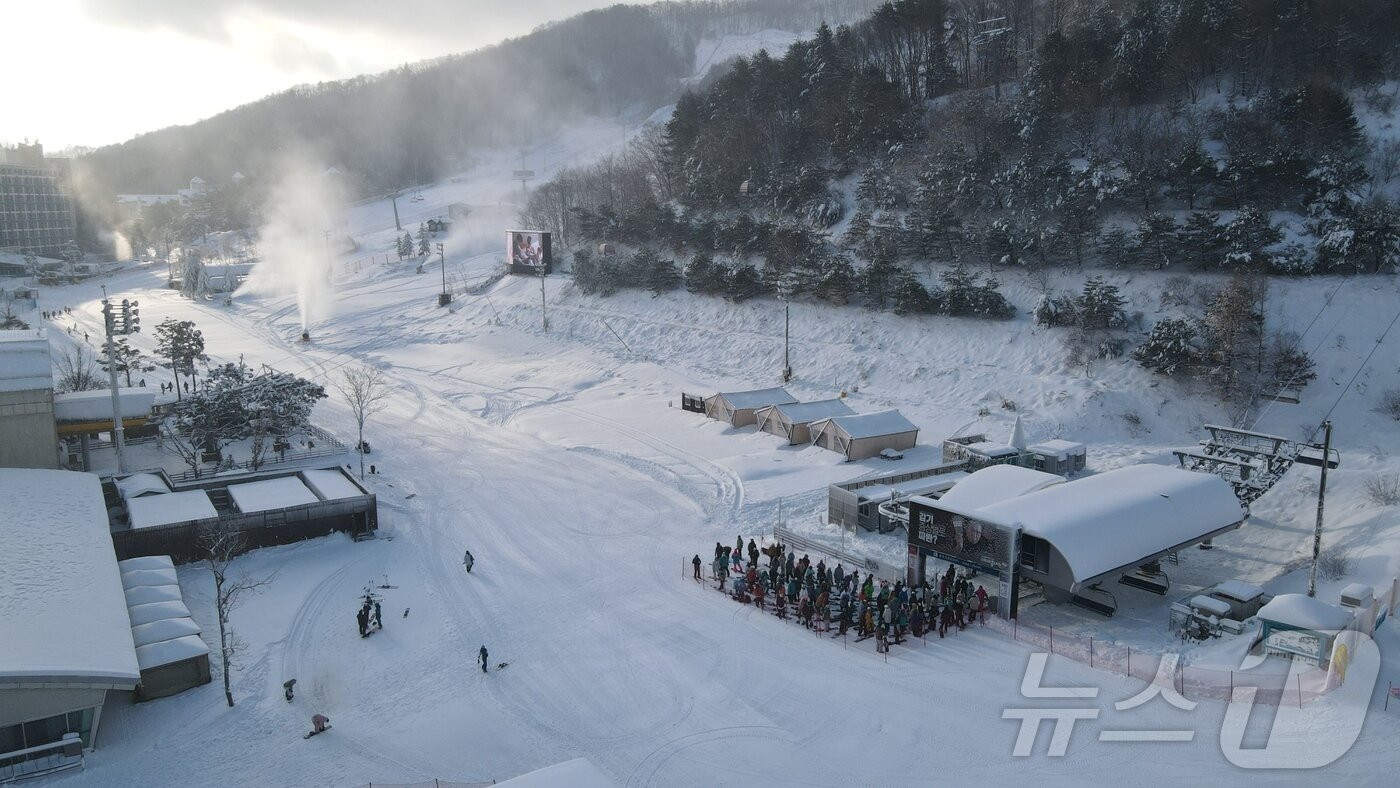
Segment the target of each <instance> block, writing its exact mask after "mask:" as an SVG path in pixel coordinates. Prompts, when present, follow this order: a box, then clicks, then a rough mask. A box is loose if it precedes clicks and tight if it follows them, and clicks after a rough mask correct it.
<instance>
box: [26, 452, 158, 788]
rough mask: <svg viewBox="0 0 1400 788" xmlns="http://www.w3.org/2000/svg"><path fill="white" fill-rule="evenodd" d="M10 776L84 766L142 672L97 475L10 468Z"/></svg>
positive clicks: (137, 682) (138, 681) (138, 680)
mask: <svg viewBox="0 0 1400 788" xmlns="http://www.w3.org/2000/svg"><path fill="white" fill-rule="evenodd" d="M0 507H3V509H4V511H5V515H4V517H0V544H2V545H4V547H3V548H0V578H3V579H4V583H5V587H6V594H5V596H4V597H3V599H2V600H0V621H3V622H4V623H3V630H0V631H2V632H3V634H2V635H0V783H2V782H8V781H9V780H10V779H14V778H18V777H21V776H29V775H33V774H42V773H45V772H48V771H56V770H59V769H64V768H69V767H75V766H80V765H81V764H82V760H83V752H84V750H91V749H92V748H93V747H95V746H96V745H97V737H98V729H99V727H100V724H101V721H102V709H103V706H104V704H105V703H106V700H107V694H108V692H110V691H112V690H132V689H135V687H136V686H137V685H138V684H139V683H140V680H141V672H140V667H139V664H138V661H137V656H136V647H135V645H134V643H133V641H132V637H131V621H130V619H129V618H128V615H127V607H126V601H125V599H126V595H125V591H124V588H123V586H122V578H121V572H120V571H119V569H118V567H117V558H116V555H115V554H114V553H113V550H112V540H111V538H110V536H109V535H108V529H107V511H106V508H105V506H104V504H103V498H102V486H101V484H100V482H99V481H98V479H97V477H96V476H93V475H91V474H86V473H74V472H71V471H58V470H34V469H0Z"/></svg>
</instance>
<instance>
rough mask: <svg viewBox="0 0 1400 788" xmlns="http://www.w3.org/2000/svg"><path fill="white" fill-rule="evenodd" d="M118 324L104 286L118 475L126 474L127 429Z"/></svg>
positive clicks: (108, 377) (108, 373) (105, 325)
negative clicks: (119, 387) (114, 335)
mask: <svg viewBox="0 0 1400 788" xmlns="http://www.w3.org/2000/svg"><path fill="white" fill-rule="evenodd" d="M115 322H116V318H115V316H114V315H113V314H112V302H111V301H109V300H107V286H106V285H103V286H102V325H103V328H104V330H105V333H106V335H107V380H108V382H110V383H111V386H112V448H113V449H115V450H116V452H117V473H119V474H121V473H126V427H125V425H123V424H122V410H121V394H120V393H119V392H118V391H117V352H116V342H115V340H113V339H112V329H113V327H114V325H113V324H114V323H115Z"/></svg>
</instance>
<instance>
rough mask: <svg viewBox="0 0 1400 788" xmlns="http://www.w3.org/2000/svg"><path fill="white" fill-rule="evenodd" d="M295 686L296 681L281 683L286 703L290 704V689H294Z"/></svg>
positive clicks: (290, 680)
mask: <svg viewBox="0 0 1400 788" xmlns="http://www.w3.org/2000/svg"><path fill="white" fill-rule="evenodd" d="M296 685H297V680H296V679H287V680H286V681H284V682H282V689H284V690H286V695H287V702H288V703H291V702H292V687H295V686H296Z"/></svg>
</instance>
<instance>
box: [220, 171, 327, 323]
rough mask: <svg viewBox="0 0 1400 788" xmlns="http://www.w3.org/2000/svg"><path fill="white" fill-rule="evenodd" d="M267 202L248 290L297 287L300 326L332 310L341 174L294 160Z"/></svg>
mask: <svg viewBox="0 0 1400 788" xmlns="http://www.w3.org/2000/svg"><path fill="white" fill-rule="evenodd" d="M280 170H281V172H282V178H281V180H280V181H278V183H277V184H276V185H275V186H274V187H273V188H272V190H271V192H270V193H269V195H268V199H267V202H266V204H265V205H264V208H263V217H264V218H265V222H264V224H263V226H262V227H261V228H260V229H259V232H258V260H259V262H258V265H257V266H256V267H255V268H254V269H253V272H252V274H251V276H250V277H249V279H248V283H247V284H246V285H245V286H244V290H245V291H246V292H249V293H253V294H258V295H285V294H286V293H288V292H294V293H296V297H297V305H298V306H299V307H300V308H301V327H302V330H306V329H308V328H310V327H311V324H312V323H314V322H316V321H319V320H325V319H326V318H328V317H330V316H331V312H332V309H333V307H334V296H335V293H334V290H333V288H332V286H331V275H332V274H333V266H332V263H331V260H330V257H331V253H332V250H333V249H334V248H336V247H337V245H338V244H339V240H338V239H343V238H344V236H345V220H344V217H343V215H342V209H343V207H344V205H345V200H344V196H343V194H342V192H341V187H340V183H339V178H338V177H337V176H335V175H332V174H328V173H327V172H326V171H325V169H324V168H320V167H316V166H313V165H311V164H310V163H308V162H306V161H303V160H293V161H290V162H288V163H287V164H285V165H284V166H282V167H281V168H280Z"/></svg>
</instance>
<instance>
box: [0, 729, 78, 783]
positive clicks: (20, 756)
mask: <svg viewBox="0 0 1400 788" xmlns="http://www.w3.org/2000/svg"><path fill="white" fill-rule="evenodd" d="M83 765H84V755H83V742H82V739H80V738H78V736H77V734H71V733H70V734H67V735H66V736H65V737H64V738H62V739H59V740H58V741H54V742H49V743H48V744H39V745H36V746H34V747H26V748H24V749H23V750H14V751H12V752H5V753H0V783H6V784H8V783H12V782H15V781H17V780H23V779H25V778H28V777H40V776H42V775H45V774H53V773H54V772H60V771H63V770H64V769H73V768H81V767H82V766H83Z"/></svg>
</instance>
